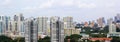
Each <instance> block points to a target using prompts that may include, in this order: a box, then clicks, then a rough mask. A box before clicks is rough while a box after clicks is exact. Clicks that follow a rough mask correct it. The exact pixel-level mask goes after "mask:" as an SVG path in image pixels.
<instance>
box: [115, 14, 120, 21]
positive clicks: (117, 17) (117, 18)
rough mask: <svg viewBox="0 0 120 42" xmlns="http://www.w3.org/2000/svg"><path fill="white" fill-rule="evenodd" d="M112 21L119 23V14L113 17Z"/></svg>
mask: <svg viewBox="0 0 120 42" xmlns="http://www.w3.org/2000/svg"><path fill="white" fill-rule="evenodd" d="M114 21H115V22H116V23H120V14H117V15H116V16H115V17H114Z"/></svg>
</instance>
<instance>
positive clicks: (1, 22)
mask: <svg viewBox="0 0 120 42" xmlns="http://www.w3.org/2000/svg"><path fill="white" fill-rule="evenodd" d="M9 21H10V17H9V16H0V26H1V27H0V30H1V32H2V34H6V33H7V31H8V22H9Z"/></svg>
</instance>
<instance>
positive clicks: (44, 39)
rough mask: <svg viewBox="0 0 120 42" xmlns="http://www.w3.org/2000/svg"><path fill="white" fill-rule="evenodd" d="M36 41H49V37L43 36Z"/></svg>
mask: <svg viewBox="0 0 120 42" xmlns="http://www.w3.org/2000/svg"><path fill="white" fill-rule="evenodd" d="M38 42H50V37H49V36H46V37H45V38H40V39H39V40H38Z"/></svg>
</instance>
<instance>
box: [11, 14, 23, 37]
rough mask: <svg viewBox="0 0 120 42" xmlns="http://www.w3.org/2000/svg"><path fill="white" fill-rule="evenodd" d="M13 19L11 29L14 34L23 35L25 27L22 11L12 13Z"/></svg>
mask: <svg viewBox="0 0 120 42" xmlns="http://www.w3.org/2000/svg"><path fill="white" fill-rule="evenodd" d="M13 19H14V21H13V26H14V27H13V30H14V32H13V33H15V35H19V36H22V37H24V33H25V31H24V30H25V27H24V16H23V14H22V13H20V14H17V15H14V18H13Z"/></svg>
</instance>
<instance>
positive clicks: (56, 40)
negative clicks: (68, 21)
mask: <svg viewBox="0 0 120 42" xmlns="http://www.w3.org/2000/svg"><path fill="white" fill-rule="evenodd" d="M63 24H64V23H63V22H62V21H60V18H59V17H51V18H50V31H51V33H50V34H51V42H64V27H63V26H64V25H63Z"/></svg>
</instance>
